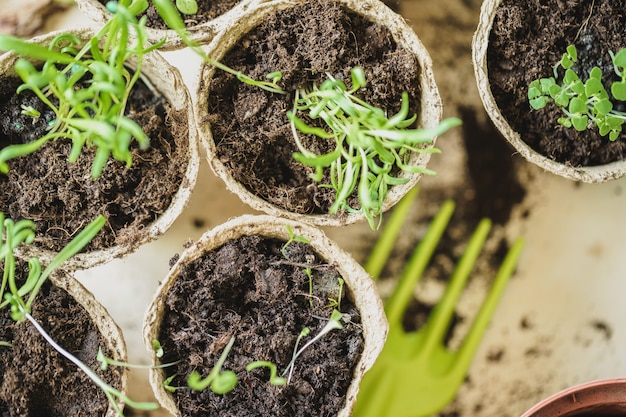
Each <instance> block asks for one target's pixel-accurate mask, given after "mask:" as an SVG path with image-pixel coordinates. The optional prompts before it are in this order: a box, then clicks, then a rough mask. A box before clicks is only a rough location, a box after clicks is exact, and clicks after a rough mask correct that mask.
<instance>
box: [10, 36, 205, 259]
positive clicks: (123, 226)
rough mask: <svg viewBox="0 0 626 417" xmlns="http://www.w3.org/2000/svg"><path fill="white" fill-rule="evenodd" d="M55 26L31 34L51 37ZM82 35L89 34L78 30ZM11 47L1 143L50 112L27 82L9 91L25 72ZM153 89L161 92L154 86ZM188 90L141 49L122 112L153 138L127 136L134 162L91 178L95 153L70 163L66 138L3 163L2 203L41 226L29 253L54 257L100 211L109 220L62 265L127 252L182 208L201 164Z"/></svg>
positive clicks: (35, 133)
mask: <svg viewBox="0 0 626 417" xmlns="http://www.w3.org/2000/svg"><path fill="white" fill-rule="evenodd" d="M56 34H57V33H54V34H51V35H46V36H44V37H41V38H36V39H34V41H35V42H40V43H45V44H48V43H49V42H50V40H51V39H52V37H53V36H55V35H56ZM77 35H78V36H79V37H80V39H88V38H89V37H90V36H91V35H92V32H91V31H90V30H81V31H78V32H77ZM15 61H16V56H15V55H14V54H5V55H3V56H2V59H1V60H0V76H2V77H3V78H2V80H3V81H2V86H1V87H0V97H1V99H0V121H1V130H0V146H2V147H4V146H7V145H10V144H14V143H26V142H28V141H32V140H34V139H36V138H38V137H40V136H41V135H43V134H44V133H45V129H46V127H47V123H48V122H49V121H50V120H51V119H53V118H54V113H52V112H51V111H50V110H49V109H48V108H47V107H45V106H44V105H43V104H42V102H41V101H40V100H39V99H38V98H36V97H35V96H34V94H33V93H32V92H30V91H29V90H26V91H23V92H21V93H20V94H15V90H16V88H17V87H18V86H19V85H20V83H21V80H20V79H19V77H18V76H17V75H16V73H15V71H14V69H13V66H14V64H15ZM153 88H154V89H156V91H158V95H155V94H154V93H153V90H152V89H153ZM189 100H190V98H189V94H188V91H187V89H186V86H185V84H184V83H183V81H182V78H181V76H180V74H179V73H178V71H177V70H176V69H175V68H173V67H172V66H170V65H169V64H168V63H167V62H166V61H165V60H164V59H163V58H162V57H161V56H160V55H158V53H151V54H148V55H146V56H145V57H144V62H143V67H142V78H141V79H140V81H139V82H138V83H137V84H136V85H135V87H134V88H133V90H132V93H131V96H130V100H129V104H128V106H127V111H126V113H127V116H129V117H130V118H132V119H133V120H134V121H136V122H137V123H138V124H139V125H140V126H141V127H142V129H143V130H144V132H145V133H146V134H147V135H148V137H149V138H150V147H149V148H148V149H147V150H141V149H140V148H139V146H138V145H137V143H136V142H133V143H132V144H131V151H132V158H133V163H132V166H131V167H129V168H127V167H126V165H125V164H124V163H122V162H119V161H115V160H113V159H112V158H111V159H110V160H109V161H108V163H107V164H106V166H105V168H104V170H103V173H102V175H101V176H100V177H99V178H96V179H94V178H92V177H91V173H90V171H91V166H92V162H93V159H94V155H95V151H94V149H91V148H89V147H87V148H86V149H85V150H84V151H83V152H82V154H81V156H80V157H79V159H78V160H77V161H76V162H72V163H70V162H68V161H67V159H68V155H69V152H70V149H71V141H70V140H65V139H59V140H56V141H54V142H52V141H51V142H48V143H47V144H46V145H45V146H44V147H43V148H41V149H40V150H39V151H37V152H35V153H33V154H30V155H28V156H25V157H20V158H17V159H13V160H10V161H9V172H8V174H6V175H4V174H3V175H0V184H1V185H2V190H3V192H2V196H0V211H2V212H4V213H5V214H7V216H9V217H11V218H13V219H24V218H25V219H30V220H33V221H35V223H36V224H37V233H38V234H37V240H36V242H35V243H34V245H32V247H33V248H34V249H35V251H34V252H31V253H30V254H29V256H36V257H39V258H41V259H42V260H49V259H51V258H52V257H53V256H54V254H55V253H56V252H57V251H58V250H60V249H61V248H62V247H64V246H65V245H66V244H67V243H68V242H69V241H70V240H71V239H72V238H73V237H74V235H75V234H76V232H77V230H80V229H81V227H83V226H84V225H85V223H86V222H88V221H90V219H94V218H96V216H98V215H99V214H103V215H104V216H105V217H106V218H107V225H106V226H105V227H104V229H103V230H102V231H101V232H100V233H99V234H98V235H97V236H96V237H95V239H94V240H93V241H92V242H91V243H90V244H89V245H88V246H87V247H86V249H85V250H84V252H83V253H80V254H78V255H76V256H75V257H74V258H73V259H71V260H69V261H68V264H67V268H68V269H72V268H86V267H89V266H93V265H96V264H99V263H102V262H106V261H108V260H110V259H112V258H115V257H119V256H122V255H125V254H127V253H130V252H132V251H133V250H135V249H136V248H137V247H139V246H140V245H142V244H144V243H146V242H148V241H150V240H152V239H154V238H156V237H157V236H160V235H161V234H162V233H164V232H165V230H167V229H168V228H169V226H170V225H171V224H172V223H173V221H174V220H175V218H176V217H177V216H178V214H179V213H180V212H181V211H182V209H183V207H184V206H185V204H186V202H187V200H188V199H189V196H190V194H191V189H192V188H193V186H194V184H195V180H196V175H197V171H198V166H199V155H198V146H197V135H196V131H195V129H194V128H193V126H194V122H193V114H192V112H190V104H189V103H190V101H189ZM21 105H31V106H33V107H34V108H36V109H38V110H40V111H41V113H42V114H41V116H40V117H39V118H37V119H33V118H32V117H29V116H25V115H24V114H22V113H21V111H22V108H21Z"/></svg>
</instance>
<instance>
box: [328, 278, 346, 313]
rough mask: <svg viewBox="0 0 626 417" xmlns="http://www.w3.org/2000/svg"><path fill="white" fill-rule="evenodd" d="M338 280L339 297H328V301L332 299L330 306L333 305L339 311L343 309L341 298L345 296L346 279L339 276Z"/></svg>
mask: <svg viewBox="0 0 626 417" xmlns="http://www.w3.org/2000/svg"><path fill="white" fill-rule="evenodd" d="M337 281H338V282H339V294H337V298H336V299H335V298H330V297H328V301H330V304H329V305H328V306H329V307H332V308H334V309H336V310H338V311H341V299H342V298H343V284H344V280H343V278H337Z"/></svg>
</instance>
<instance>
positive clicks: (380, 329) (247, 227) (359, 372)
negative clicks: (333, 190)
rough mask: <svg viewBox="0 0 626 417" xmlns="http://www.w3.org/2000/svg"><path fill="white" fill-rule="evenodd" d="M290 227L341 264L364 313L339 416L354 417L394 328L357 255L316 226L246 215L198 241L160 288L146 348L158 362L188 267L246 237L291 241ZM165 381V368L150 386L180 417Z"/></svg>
mask: <svg viewBox="0 0 626 417" xmlns="http://www.w3.org/2000/svg"><path fill="white" fill-rule="evenodd" d="M287 225H289V226H290V227H291V228H292V230H293V233H295V234H296V235H300V236H304V237H305V238H307V239H309V241H310V244H311V246H312V247H313V249H314V250H315V251H316V252H317V253H318V255H319V256H320V257H321V258H322V259H325V260H326V261H328V262H332V263H333V264H334V265H336V267H337V269H338V271H339V272H340V274H341V276H342V277H343V278H344V281H345V289H346V291H347V293H348V294H350V295H351V296H352V301H353V302H354V304H355V306H356V307H357V308H358V309H359V311H360V313H361V325H362V327H363V335H364V338H365V340H364V343H365V344H364V349H363V353H362V355H361V358H360V360H359V362H358V363H357V365H356V367H355V371H354V377H353V381H352V383H351V384H350V387H349V388H348V391H347V393H346V400H345V401H346V402H345V406H344V408H343V409H342V410H340V412H339V413H338V414H337V417H348V416H350V414H351V411H352V408H353V407H354V404H355V402H356V397H357V393H358V390H359V383H360V381H361V378H362V376H363V374H364V373H365V371H367V370H368V369H369V368H371V366H372V365H373V364H374V361H375V360H376V358H377V357H378V355H379V354H380V352H381V350H382V348H383V345H384V343H385V339H386V336H387V332H388V328H389V325H388V323H387V319H386V316H385V313H384V309H383V305H382V301H381V300H380V297H379V295H378V291H377V289H376V286H375V283H374V281H373V280H372V279H371V278H370V276H369V275H368V274H367V272H365V270H364V269H363V268H362V267H361V265H359V264H358V263H357V262H356V261H355V260H354V259H353V258H352V256H351V255H349V254H348V253H347V252H345V251H344V250H342V249H341V248H340V247H339V246H338V245H337V244H336V243H334V242H333V241H332V240H331V239H329V238H328V237H327V236H326V235H325V234H324V232H323V231H321V230H320V229H318V228H316V227H314V226H311V225H308V224H305V223H302V222H298V221H294V220H289V219H283V218H277V217H274V216H269V215H242V216H239V217H235V218H232V219H230V220H228V221H227V222H225V223H223V224H221V225H219V226H217V227H215V228H214V229H211V230H209V231H207V232H206V233H205V234H204V235H203V236H202V237H201V238H200V239H199V240H198V241H197V242H195V243H194V244H193V245H192V246H191V247H189V248H187V249H186V250H185V251H183V253H181V255H180V257H179V259H178V260H177V262H176V263H175V264H174V266H173V267H172V268H171V270H170V272H169V273H168V275H167V277H166V278H165V279H164V280H163V281H162V282H161V285H160V286H159V288H158V289H157V292H156V294H155V296H154V298H153V300H152V302H151V304H150V307H149V309H148V312H147V314H146V318H145V320H144V327H143V335H144V343H145V345H146V347H147V349H148V350H149V351H150V352H151V355H153V360H154V361H155V362H156V361H157V359H156V358H154V352H153V350H152V340H154V339H158V334H159V331H160V330H159V329H160V323H161V320H162V317H163V314H164V308H165V306H164V303H165V299H166V297H167V292H168V291H169V289H170V288H172V286H173V285H174V283H175V281H176V279H177V278H178V276H179V274H180V271H181V269H182V268H183V267H184V266H185V265H186V264H187V263H189V262H191V261H193V260H195V259H197V258H199V257H201V256H203V255H204V254H206V253H207V252H209V251H211V250H213V249H216V248H218V247H220V246H222V245H223V244H224V243H226V242H228V241H230V240H232V239H236V238H238V237H241V236H244V235H260V236H264V237H269V238H278V239H281V240H284V241H287V240H288V239H289V234H288V230H287ZM163 381H164V373H163V370H162V369H152V370H151V371H150V384H151V386H152V389H153V391H154V393H155V397H156V398H157V400H158V401H159V403H160V404H161V405H162V406H163V407H164V408H165V409H167V410H168V411H170V412H171V413H172V414H174V415H179V413H178V412H177V408H176V404H175V401H174V399H173V397H172V395H171V393H169V392H167V391H166V390H165V389H164V388H163Z"/></svg>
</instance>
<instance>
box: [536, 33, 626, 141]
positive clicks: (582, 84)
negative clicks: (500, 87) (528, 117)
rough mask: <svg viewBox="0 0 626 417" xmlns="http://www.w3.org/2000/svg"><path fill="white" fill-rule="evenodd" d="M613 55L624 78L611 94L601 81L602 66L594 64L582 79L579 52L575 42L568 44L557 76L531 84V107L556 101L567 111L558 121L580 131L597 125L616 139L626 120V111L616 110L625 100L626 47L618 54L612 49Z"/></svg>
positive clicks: (619, 74) (616, 83) (558, 105)
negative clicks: (579, 72)
mask: <svg viewBox="0 0 626 417" xmlns="http://www.w3.org/2000/svg"><path fill="white" fill-rule="evenodd" d="M610 55H611V58H612V61H613V67H614V70H615V73H616V74H617V75H618V76H619V77H620V78H621V80H620V81H615V82H613V83H612V84H611V87H610V91H611V95H609V93H608V92H607V89H606V88H605V86H604V84H603V83H602V76H603V75H602V70H601V69H600V68H599V67H593V68H592V69H591V71H590V72H589V77H588V78H587V79H586V80H584V81H583V80H582V79H581V78H580V76H579V75H578V73H576V71H575V64H576V63H577V62H578V53H577V51H576V48H575V47H574V46H573V45H569V46H568V47H567V50H566V52H565V53H564V54H563V56H562V57H561V60H560V61H559V62H557V63H556V65H555V66H554V70H553V72H554V76H553V77H549V78H541V79H538V80H534V81H533V82H531V83H530V85H529V86H528V100H529V103H530V106H531V107H532V108H533V109H535V110H539V109H542V108H544V107H545V106H546V105H548V103H554V104H555V105H556V106H557V107H560V108H561V109H562V111H563V113H564V114H565V116H564V117H560V118H559V119H558V120H557V123H559V124H561V125H563V126H565V127H568V128H569V127H573V128H574V129H576V130H578V131H584V130H586V129H587V128H588V127H590V126H596V127H597V128H598V131H599V132H600V135H602V136H606V135H608V136H609V140H611V141H615V140H616V139H617V138H618V137H619V136H620V134H621V132H622V129H623V125H624V121H626V113H625V112H622V111H619V110H616V107H617V103H618V102H623V101H626V73H625V72H624V68H626V49H622V50H620V51H619V52H618V53H617V54H615V55H614V54H613V53H612V52H610ZM561 72H562V73H563V75H562V76H561Z"/></svg>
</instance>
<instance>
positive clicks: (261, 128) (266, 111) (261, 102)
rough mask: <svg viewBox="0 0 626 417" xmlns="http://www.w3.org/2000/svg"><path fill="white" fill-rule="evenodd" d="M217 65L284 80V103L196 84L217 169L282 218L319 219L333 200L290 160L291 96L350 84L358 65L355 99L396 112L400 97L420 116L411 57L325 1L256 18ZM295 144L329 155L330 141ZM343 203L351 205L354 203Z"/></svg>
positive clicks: (250, 91)
mask: <svg viewBox="0 0 626 417" xmlns="http://www.w3.org/2000/svg"><path fill="white" fill-rule="evenodd" d="M222 62H224V63H225V64H226V65H228V66H230V67H231V68H234V69H236V70H239V71H242V72H243V73H245V74H247V75H249V76H251V77H252V78H254V79H265V77H266V75H267V74H268V73H270V72H273V71H281V72H282V75H283V78H282V80H281V81H280V82H279V84H280V85H281V87H282V88H283V89H284V90H285V91H287V92H289V93H288V94H285V95H281V94H272V93H268V92H265V91H263V90H261V89H260V88H258V87H252V86H249V85H246V84H244V83H241V82H240V81H238V80H237V79H236V78H235V77H233V76H231V75H230V74H226V73H224V72H222V71H218V72H216V74H215V77H214V78H213V79H212V80H210V81H209V80H204V81H203V83H204V87H206V85H207V84H208V85H209V88H210V95H209V103H208V112H209V117H208V119H207V120H206V121H207V122H210V123H211V127H212V133H213V139H214V141H215V144H216V149H217V156H218V157H219V159H220V161H221V162H222V163H224V164H225V165H226V167H227V168H228V169H229V170H231V173H232V175H233V177H234V178H235V179H236V180H237V181H239V182H240V183H241V184H242V185H243V186H245V187H246V188H247V189H248V190H250V191H251V192H252V193H253V194H256V195H258V196H259V197H261V198H263V199H265V200H266V201H268V202H270V203H272V204H275V205H277V206H278V207H281V208H284V209H286V210H289V211H293V212H297V213H317V214H323V213H327V212H328V209H329V208H330V206H331V204H332V203H333V202H334V199H335V192H334V191H333V190H332V189H331V188H322V187H320V186H319V184H318V183H315V182H314V181H313V180H312V179H311V178H310V177H309V175H310V174H312V173H313V169H312V168H309V167H306V166H304V165H302V164H300V163H298V162H296V161H295V160H294V159H293V157H292V155H293V153H294V152H295V151H296V150H297V148H296V144H295V141H294V139H293V134H292V131H291V127H290V124H289V121H288V119H287V116H286V113H287V111H288V110H291V109H292V107H293V99H294V93H295V91H296V90H297V89H298V88H302V87H304V86H307V85H310V84H311V83H315V84H317V85H319V84H321V83H322V82H323V81H324V80H325V79H326V73H327V72H328V73H330V74H332V75H333V76H335V77H336V78H338V79H342V80H344V81H346V83H347V84H348V85H349V84H350V69H351V68H353V67H355V66H360V67H362V68H363V69H364V71H365V75H366V79H367V83H368V84H367V86H366V87H365V88H363V89H361V90H359V91H358V92H357V95H359V96H360V97H361V98H363V99H365V100H366V101H368V102H369V103H371V104H373V105H375V106H376V107H379V108H382V109H386V110H387V112H388V114H394V113H395V112H397V111H398V110H399V105H400V102H401V95H402V92H403V91H407V92H408V94H409V97H410V104H411V113H418V112H419V97H420V91H419V76H420V70H419V66H418V62H417V60H416V58H415V56H414V55H412V54H411V53H409V52H408V51H406V50H403V49H401V48H399V47H398V45H397V44H396V42H395V41H394V39H393V38H392V35H391V33H390V32H389V31H388V30H387V29H386V28H384V27H382V26H380V25H378V24H375V23H373V22H370V21H368V20H367V19H365V18H364V17H362V16H360V15H357V14H355V13H354V12H350V11H348V10H346V9H344V8H343V7H342V6H341V5H339V4H337V3H335V2H333V1H324V0H317V1H310V2H306V4H304V5H301V6H298V7H293V8H290V9H287V10H284V11H280V12H277V13H276V14H274V15H272V16H270V17H268V18H266V19H264V20H263V22H262V23H261V24H260V25H259V26H257V27H256V28H255V29H253V30H252V31H250V32H249V33H248V34H247V35H245V36H244V37H243V38H242V39H241V40H240V41H239V42H238V43H237V44H236V46H235V47H233V48H232V49H231V50H230V51H229V52H228V53H227V54H226V55H225V56H224V57H223V58H222ZM299 116H301V117H302V118H304V119H305V120H307V119H306V116H305V115H303V114H299ZM308 122H309V123H313V122H311V121H310V120H308ZM302 141H303V144H304V146H305V147H306V148H307V149H309V150H311V151H312V152H314V153H317V154H322V153H326V152H329V151H331V150H333V149H334V143H333V144H332V145H333V147H331V144H329V143H328V142H327V141H325V140H320V139H317V138H315V137H312V136H308V135H302ZM322 182H323V183H326V184H329V183H330V179H329V178H328V177H327V178H325V179H324V180H323V181H322ZM349 203H350V205H351V206H352V207H354V208H358V207H359V205H358V203H357V201H356V197H355V196H353V198H352V199H351V200H349Z"/></svg>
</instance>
